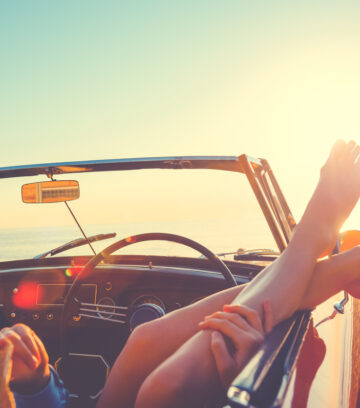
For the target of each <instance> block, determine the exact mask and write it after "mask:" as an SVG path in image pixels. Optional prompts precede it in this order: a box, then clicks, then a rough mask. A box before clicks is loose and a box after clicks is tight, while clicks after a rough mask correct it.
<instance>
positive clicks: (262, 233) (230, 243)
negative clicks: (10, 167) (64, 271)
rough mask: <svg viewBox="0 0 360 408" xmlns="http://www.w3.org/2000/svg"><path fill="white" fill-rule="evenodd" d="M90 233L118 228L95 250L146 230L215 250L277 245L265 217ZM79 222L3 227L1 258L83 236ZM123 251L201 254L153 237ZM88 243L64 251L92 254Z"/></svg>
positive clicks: (30, 255) (99, 227) (133, 225)
mask: <svg viewBox="0 0 360 408" xmlns="http://www.w3.org/2000/svg"><path fill="white" fill-rule="evenodd" d="M82 227H83V229H84V230H85V232H86V234H87V235H94V234H101V233H110V232H116V233H117V237H116V238H114V239H109V240H104V241H100V242H95V243H94V244H93V246H94V249H95V251H97V252H98V251H101V250H102V249H104V248H105V247H106V246H108V245H110V244H111V243H113V242H115V241H116V240H119V239H122V238H125V237H127V236H130V235H135V234H140V233H145V232H167V233H173V234H180V235H183V236H185V237H187V238H191V239H193V240H195V241H198V242H199V243H201V244H202V245H205V246H206V247H208V248H209V249H210V250H212V251H213V252H215V253H223V252H233V251H236V250H237V249H239V248H244V249H255V248H270V249H276V244H275V242H274V239H273V238H272V236H271V233H270V230H269V228H268V227H267V225H266V223H265V221H264V219H263V218H261V217H253V218H252V219H247V220H246V222H244V220H242V222H240V221H238V220H229V219H227V220H221V221H219V220H216V221H214V220H202V221H192V220H191V221H189V220H187V221H176V222H161V223H155V222H147V223H146V222H141V223H140V222H139V223H123V224H96V225H84V226H82ZM81 236H82V235H81V232H80V230H79V229H78V228H77V226H76V225H70V226H56V227H55V226H54V227H36V228H13V229H0V261H6V260H14V259H26V258H33V257H34V256H36V255H38V254H42V253H44V252H46V251H49V250H51V249H53V248H56V247H58V246H60V245H62V244H64V243H66V242H68V241H71V240H73V239H76V238H80V237H81ZM122 253H124V254H125V253H126V254H129V253H142V254H153V255H165V254H166V255H178V256H199V255H198V254H197V253H196V252H195V251H193V250H191V249H189V248H186V247H184V246H181V245H179V244H176V243H171V242H159V241H151V242H145V243H140V244H134V245H131V246H130V247H127V248H124V249H123V250H122ZM90 254H91V251H90V248H88V246H82V247H79V248H75V249H72V250H70V251H67V252H63V253H62V254H61V255H90Z"/></svg>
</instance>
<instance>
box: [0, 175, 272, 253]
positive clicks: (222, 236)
mask: <svg viewBox="0 0 360 408" xmlns="http://www.w3.org/2000/svg"><path fill="white" fill-rule="evenodd" d="M56 179H58V180H62V179H63V180H65V179H76V180H78V181H79V183H80V199H78V200H76V201H72V202H69V204H70V206H71V208H72V210H73V212H74V213H75V215H76V216H77V218H78V220H79V222H80V224H81V225H82V227H83V229H84V230H85V232H86V234H88V235H94V234H101V233H109V232H116V233H117V237H116V238H113V239H110V240H106V241H100V242H95V243H93V246H94V248H95V250H96V251H99V250H101V249H103V248H104V247H105V246H107V245H109V244H110V243H112V242H114V241H115V240H116V239H121V238H124V237H126V236H129V235H134V234H138V233H145V232H168V233H173V234H180V235H183V236H186V237H188V238H191V239H193V240H196V241H198V242H200V243H201V244H203V245H205V246H207V247H208V248H209V249H210V250H212V251H213V252H215V253H224V252H225V253H226V252H234V251H237V250H238V249H239V248H243V249H255V248H271V249H276V245H275V242H274V239H273V237H272V235H271V233H270V230H269V228H268V226H267V224H266V221H265V218H264V216H263V214H262V212H261V210H260V208H259V205H258V203H257V201H256V199H255V197H254V195H253V193H252V191H251V189H250V186H249V185H248V181H247V180H246V177H245V176H244V175H242V174H239V173H232V172H226V171H214V170H183V171H177V170H157V169H151V170H137V171H117V172H104V173H86V174H72V175H62V176H58V177H56ZM45 180H46V178H45V177H44V176H37V177H26V178H13V179H3V180H1V184H2V187H3V190H2V191H3V199H2V200H1V203H0V210H1V214H2V215H3V222H2V229H1V230H0V240H1V241H0V242H1V245H0V260H11V259H24V258H32V257H34V256H35V255H38V254H41V253H44V252H46V251H49V250H51V249H53V248H56V247H58V246H60V245H62V244H64V243H66V242H68V241H71V240H73V239H76V238H79V237H81V233H80V231H79V229H78V227H77V226H76V224H75V222H74V220H73V219H72V217H71V215H70V214H69V212H68V211H67V209H66V207H65V204H64V203H55V204H24V203H23V202H22V200H21V193H20V190H21V185H22V184H25V183H29V182H35V181H45ZM122 253H132V254H153V255H179V256H199V254H197V253H196V252H194V251H192V250H190V249H187V248H185V247H182V246H180V245H177V244H173V243H168V242H166V243H161V242H147V243H140V244H136V245H132V246H130V247H128V248H125V249H124V250H123V251H122ZM74 254H83V255H89V254H91V250H90V248H89V247H88V246H82V247H79V248H76V249H72V250H70V251H67V252H65V253H61V255H74Z"/></svg>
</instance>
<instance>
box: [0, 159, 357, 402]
mask: <svg viewBox="0 0 360 408" xmlns="http://www.w3.org/2000/svg"><path fill="white" fill-rule="evenodd" d="M135 170H136V171H135ZM138 174H139V175H140V176H141V177H142V181H141V180H140V176H139V178H138ZM74 175H76V180H74V179H73V177H74ZM90 175H91V177H90ZM102 177H103V178H102ZM0 178H2V179H4V180H3V183H4V191H5V194H4V195H3V200H2V204H1V205H0V206H1V210H2V214H3V225H2V228H3V229H2V230H0V237H1V239H2V242H3V243H2V249H0V324H1V326H0V327H4V326H10V325H13V324H15V323H18V322H23V323H25V324H27V325H29V326H30V327H32V328H33V329H34V330H35V331H36V332H37V333H38V334H39V336H40V337H41V338H42V340H43V341H44V343H45V345H46V348H47V350H48V352H49V356H50V361H51V363H52V364H53V365H54V366H55V367H56V369H57V370H58V371H59V373H60V375H61V377H62V378H63V380H64V382H65V384H66V386H67V388H68V389H69V390H70V393H71V406H73V407H92V406H95V404H96V400H97V399H98V397H99V395H100V393H101V390H102V388H103V385H104V383H105V381H106V378H107V376H108V374H109V371H110V369H111V366H112V364H113V362H114V361H115V358H116V356H117V355H118V353H119V352H120V351H121V349H122V347H123V346H124V344H125V342H126V340H127V338H128V336H129V334H130V333H131V330H133V329H134V328H135V327H136V326H137V325H139V324H141V323H143V322H146V321H149V320H152V319H155V318H159V317H161V316H163V315H164V314H165V313H168V312H171V311H172V310H175V309H178V308H181V307H183V306H185V305H188V304H190V303H192V302H195V301H197V300H198V299H200V298H202V297H205V296H207V295H209V294H211V293H214V292H216V291H219V290H222V289H224V288H226V287H229V286H234V285H237V284H242V283H245V282H248V281H250V280H251V279H252V278H253V277H254V276H256V274H258V273H259V272H260V271H261V270H262V269H263V268H264V267H265V266H266V265H268V264H269V263H270V262H272V261H274V259H276V257H277V256H278V255H279V253H281V252H282V251H283V250H284V249H285V248H286V245H287V243H288V242H289V240H290V238H291V233H292V230H293V229H294V227H295V225H296V224H295V220H294V217H293V215H292V213H291V211H290V209H289V207H288V205H287V203H286V200H285V198H284V196H283V194H282V191H281V189H280V187H279V185H278V183H277V181H276V179H275V177H274V174H273V172H272V170H271V168H270V166H269V164H268V162H267V161H266V160H264V159H256V158H252V157H250V156H247V155H241V156H230V157H227V156H225V157H209V156H199V157H192V156H191V157H163V158H145V159H119V160H102V161H86V162H84V161H81V162H65V163H46V164H39V165H25V166H14V167H3V168H0ZM158 178H162V181H161V182H159V181H158ZM249 185H250V187H249ZM80 187H81V188H80ZM80 189H81V196H80ZM250 196H252V197H250ZM254 196H255V199H254ZM218 199H220V203H217V201H216V200H218ZM221 200H222V201H221ZM70 201H71V203H69V202H70ZM55 203H57V204H55ZM64 203H65V204H64ZM81 206H82V207H81ZM256 211H259V213H260V215H259V214H257V215H256V214H255V212H256ZM65 217H72V218H73V221H74V222H73V225H74V227H73V228H71V227H69V226H67V227H64V226H62V224H63V223H64V220H65ZM197 218H198V219H197ZM240 218H243V219H244V223H243V224H241V223H240V221H239V219H240ZM84 220H85V221H84ZM83 221H84V222H83ZM65 223H66V222H65ZM14 226H16V228H13V227H14ZM231 228H232V231H231ZM89 232H90V233H89ZM116 233H117V234H119V238H117V237H116ZM270 236H271V239H270ZM104 240H108V241H106V244H105V243H104V242H103V241H104ZM262 240H263V241H262ZM262 242H264V244H262ZM175 244H176V245H175ZM175 247H176V248H178V249H175V251H176V252H175V254H174V253H173V252H174V248H175ZM253 248H255V249H253ZM338 249H339V248H338ZM290 295H291V294H290ZM358 316H359V304H358V301H357V300H356V299H352V298H349V296H348V295H347V294H346V293H344V294H338V295H337V297H336V298H335V299H330V300H329V301H327V302H325V303H324V304H322V305H320V306H319V307H318V308H317V309H316V310H315V311H312V312H311V311H304V312H298V313H297V314H295V315H294V316H293V317H292V318H290V319H289V320H287V321H285V322H283V323H281V324H280V325H278V326H277V327H275V328H274V330H273V331H272V333H271V334H270V335H269V336H268V338H267V339H266V341H265V343H264V344H263V346H262V347H261V348H260V349H259V351H258V352H257V353H256V354H255V355H254V356H253V358H252V359H251V360H250V361H249V363H248V364H247V366H246V367H245V369H244V370H243V371H242V372H241V373H239V375H238V377H237V378H236V379H235V380H234V382H233V384H232V385H231V386H230V388H229V390H228V393H227V400H226V401H225V400H224V401H223V403H222V404H220V405H217V407H220V406H221V407H258V408H262V407H307V406H309V407H310V406H311V407H316V408H319V407H326V408H329V407H357V406H360V405H359V404H360V401H359V400H358V391H359V381H360V370H359V364H358V363H357V362H358V361H359V356H360V343H359V340H358V338H359V336H358V333H359V319H358Z"/></svg>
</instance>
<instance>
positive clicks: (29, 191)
mask: <svg viewBox="0 0 360 408" xmlns="http://www.w3.org/2000/svg"><path fill="white" fill-rule="evenodd" d="M21 195H22V200H23V202H24V203H58V202H61V201H71V200H76V199H78V198H79V197H80V188H79V183H78V182H77V181H75V180H61V181H43V182H40V183H31V184H24V185H23V186H22V188H21Z"/></svg>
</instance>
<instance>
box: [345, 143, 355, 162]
mask: <svg viewBox="0 0 360 408" xmlns="http://www.w3.org/2000/svg"><path fill="white" fill-rule="evenodd" d="M355 148H356V143H355V142H354V141H353V140H350V142H348V143H346V145H345V148H344V151H343V154H342V158H343V159H344V160H350V159H352V153H353V151H354V149H355Z"/></svg>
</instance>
